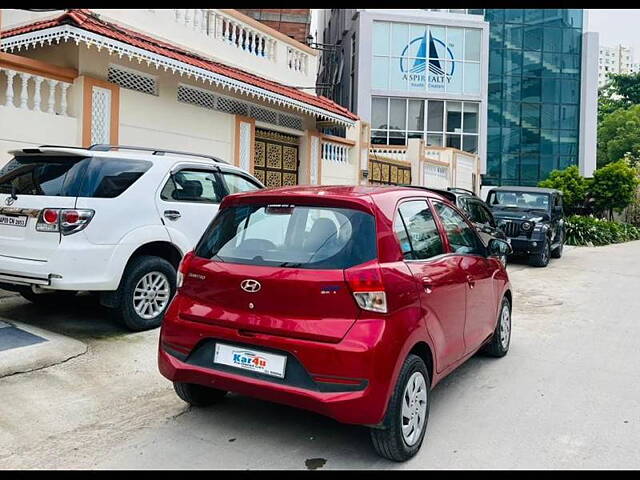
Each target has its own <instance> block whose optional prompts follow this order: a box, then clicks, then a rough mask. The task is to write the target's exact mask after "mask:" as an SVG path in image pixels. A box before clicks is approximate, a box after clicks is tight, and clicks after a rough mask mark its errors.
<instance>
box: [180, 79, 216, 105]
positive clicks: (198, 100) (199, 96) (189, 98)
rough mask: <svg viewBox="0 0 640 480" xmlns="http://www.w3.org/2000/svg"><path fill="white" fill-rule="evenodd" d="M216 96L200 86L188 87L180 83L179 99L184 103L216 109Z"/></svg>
mask: <svg viewBox="0 0 640 480" xmlns="http://www.w3.org/2000/svg"><path fill="white" fill-rule="evenodd" d="M217 100H218V97H216V96H215V95H214V94H213V93H210V92H207V91H206V90H201V89H199V88H193V87H187V86H185V85H178V101H179V102H184V103H191V104H193V105H198V106H199V107H204V108H209V109H211V110H216V101H217Z"/></svg>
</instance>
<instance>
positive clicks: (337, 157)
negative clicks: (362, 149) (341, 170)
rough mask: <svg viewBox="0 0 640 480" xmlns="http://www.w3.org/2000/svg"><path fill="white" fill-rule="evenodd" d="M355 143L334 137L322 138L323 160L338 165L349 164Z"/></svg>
mask: <svg viewBox="0 0 640 480" xmlns="http://www.w3.org/2000/svg"><path fill="white" fill-rule="evenodd" d="M354 145H355V142H353V141H351V140H347V139H342V138H338V137H332V136H324V137H323V138H322V142H321V147H322V159H323V160H329V161H332V162H336V163H349V156H350V155H351V153H352V149H353V146H354Z"/></svg>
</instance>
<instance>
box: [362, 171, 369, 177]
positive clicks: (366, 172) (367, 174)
mask: <svg viewBox="0 0 640 480" xmlns="http://www.w3.org/2000/svg"><path fill="white" fill-rule="evenodd" d="M360 176H361V177H362V178H368V177H369V170H360Z"/></svg>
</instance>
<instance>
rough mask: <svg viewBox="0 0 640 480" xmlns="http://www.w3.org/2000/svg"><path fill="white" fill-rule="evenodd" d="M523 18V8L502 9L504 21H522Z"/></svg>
mask: <svg viewBox="0 0 640 480" xmlns="http://www.w3.org/2000/svg"><path fill="white" fill-rule="evenodd" d="M523 20H524V10H523V9H522V8H507V9H506V10H505V11H504V21H505V22H506V23H522V21H523Z"/></svg>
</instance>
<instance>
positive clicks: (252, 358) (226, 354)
mask: <svg viewBox="0 0 640 480" xmlns="http://www.w3.org/2000/svg"><path fill="white" fill-rule="evenodd" d="M213 363H220V364H222V365H229V366H230V367H237V368H241V369H243V370H249V371H251V372H258V373H264V374H265V375H271V376H272V377H279V378H284V370H285V367H286V365H287V357H285V356H284V355H274V354H273V353H266V352H260V351H257V350H250V349H247V348H244V347H234V346H231V345H225V344H223V343H217V344H216V352H215V354H214V357H213Z"/></svg>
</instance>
